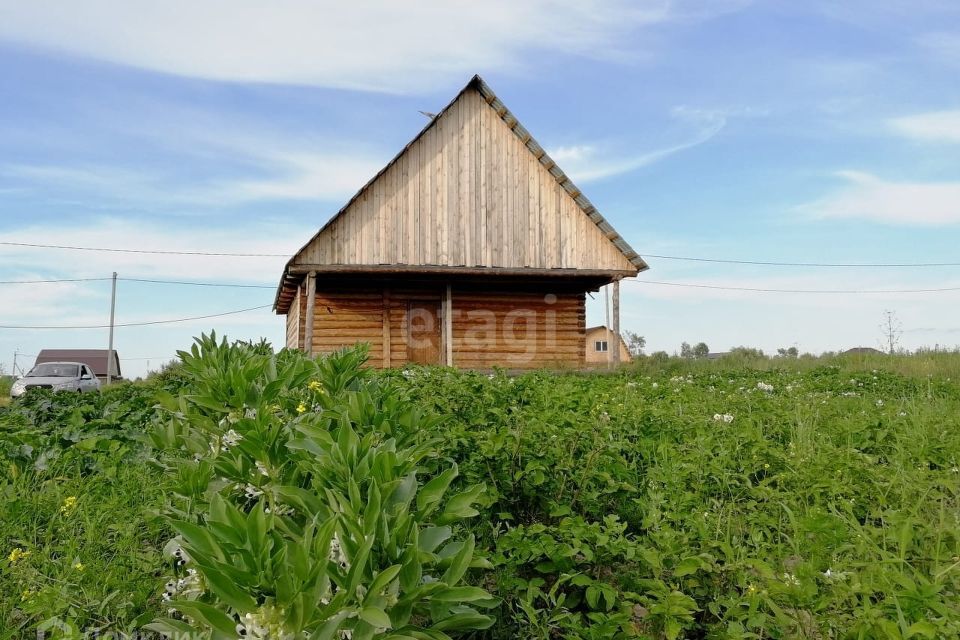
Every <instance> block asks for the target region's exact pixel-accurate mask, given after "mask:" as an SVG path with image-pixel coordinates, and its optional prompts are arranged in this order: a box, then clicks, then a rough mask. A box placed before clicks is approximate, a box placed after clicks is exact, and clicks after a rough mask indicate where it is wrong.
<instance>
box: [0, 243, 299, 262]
mask: <svg viewBox="0 0 960 640" xmlns="http://www.w3.org/2000/svg"><path fill="white" fill-rule="evenodd" d="M0 245H2V246H7V247H26V248H31V249H64V250H69V251H102V252H107V253H138V254H154V255H164V256H210V257H215V258H289V257H290V255H289V254H286V253H241V252H228V251H176V250H168V249H120V248H116V247H81V246H77V245H64V244H43V243H39V242H11V241H6V240H4V241H0Z"/></svg>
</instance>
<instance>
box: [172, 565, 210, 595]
mask: <svg viewBox="0 0 960 640" xmlns="http://www.w3.org/2000/svg"><path fill="white" fill-rule="evenodd" d="M203 592H204V585H203V578H202V577H201V576H200V574H198V573H197V570H196V569H187V575H185V576H184V577H182V578H180V579H178V580H170V581H169V582H167V584H165V585H164V586H163V601H164V602H170V601H171V600H173V599H174V598H178V599H182V600H196V599H197V598H198V597H199V596H201V595H202V594H203Z"/></svg>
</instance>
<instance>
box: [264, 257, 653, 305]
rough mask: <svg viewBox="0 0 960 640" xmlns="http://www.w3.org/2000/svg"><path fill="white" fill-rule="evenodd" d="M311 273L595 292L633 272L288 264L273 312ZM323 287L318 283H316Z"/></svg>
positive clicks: (360, 279)
mask: <svg viewBox="0 0 960 640" xmlns="http://www.w3.org/2000/svg"><path fill="white" fill-rule="evenodd" d="M310 273H314V274H316V276H317V278H318V279H324V278H327V279H329V278H336V279H337V283H338V284H339V283H342V282H343V281H354V282H357V283H358V284H365V283H366V284H369V283H370V282H371V281H374V282H390V281H392V280H395V279H402V280H404V281H405V282H409V281H411V280H420V281H449V280H451V279H456V280H458V281H463V282H468V281H469V282H473V283H476V282H503V283H505V284H513V283H520V282H530V283H535V282H536V283H577V285H578V286H579V287H580V288H582V290H584V291H595V290H597V289H598V288H600V287H602V286H603V285H605V284H609V283H611V282H614V281H616V280H622V279H624V278H632V277H634V276H636V275H637V272H636V271H632V270H630V271H610V270H604V269H523V268H506V267H445V266H421V265H416V266H412V265H395V264H389V265H342V264H341V265H330V264H315V265H297V266H288V267H287V268H286V270H285V271H284V275H283V278H281V280H280V285H279V287H278V288H277V297H276V302H275V303H274V307H273V308H274V311H275V312H276V313H278V314H286V313H287V312H288V311H289V310H290V304H291V302H292V301H293V299H294V298H295V297H296V295H297V289H298V288H299V287H300V285H301V283H302V282H303V280H304V278H306V276H307V275H308V274H310ZM318 286H319V287H322V280H321V283H318Z"/></svg>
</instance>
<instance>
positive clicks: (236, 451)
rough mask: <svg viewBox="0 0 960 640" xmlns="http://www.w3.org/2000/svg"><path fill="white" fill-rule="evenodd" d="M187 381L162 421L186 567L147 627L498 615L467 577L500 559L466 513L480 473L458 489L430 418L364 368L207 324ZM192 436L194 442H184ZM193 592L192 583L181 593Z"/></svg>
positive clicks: (160, 433)
mask: <svg viewBox="0 0 960 640" xmlns="http://www.w3.org/2000/svg"><path fill="white" fill-rule="evenodd" d="M181 357H182V360H183V363H184V372H185V374H186V375H187V376H188V379H189V380H190V392H189V393H184V394H181V395H180V396H179V398H173V397H167V398H166V399H165V401H164V404H165V406H166V407H167V410H168V411H169V416H170V417H169V420H168V421H167V423H166V424H165V425H163V426H162V427H160V428H159V429H158V430H157V431H156V432H155V433H154V435H153V437H154V441H155V442H156V443H157V444H158V445H162V446H164V447H165V448H166V449H167V450H168V451H170V453H171V454H172V455H171V457H170V458H169V459H166V460H161V461H160V463H161V464H167V465H169V469H170V470H171V471H173V472H175V473H177V476H178V478H179V479H180V481H179V482H178V483H177V484H176V491H177V494H178V495H177V497H178V500H177V501H176V503H175V504H172V505H171V507H170V509H169V513H170V516H171V526H172V527H173V528H174V529H176V530H177V531H178V533H179V534H180V535H179V539H178V541H177V542H176V543H175V544H177V545H179V546H178V547H177V549H176V553H177V558H178V564H181V565H182V566H181V569H184V568H185V569H187V570H192V571H193V573H188V574H185V577H183V578H180V580H179V581H177V582H174V583H173V587H172V588H170V589H169V593H170V595H171V602H170V606H171V608H172V609H174V610H175V611H176V612H178V614H179V615H178V617H176V618H167V619H163V620H157V621H155V622H154V623H152V624H151V625H149V628H150V629H152V630H155V631H161V632H163V633H167V634H170V635H173V634H176V633H180V632H188V631H194V630H204V631H206V632H208V633H209V634H211V637H214V638H216V637H233V636H232V635H231V634H236V633H237V632H242V633H245V634H246V635H247V636H248V637H264V638H266V637H270V638H274V637H279V638H300V637H311V638H318V639H322V638H354V639H356V640H360V639H369V638H397V639H399V638H432V639H441V638H447V637H450V634H454V635H457V634H459V633H460V632H463V631H470V630H478V629H484V628H487V627H489V626H490V625H491V624H492V623H493V618H492V617H491V616H489V615H487V614H485V613H483V612H482V611H481V610H482V609H489V608H491V607H495V606H496V604H497V601H496V600H495V599H494V598H492V597H491V596H490V595H489V594H488V593H487V592H486V591H485V590H484V589H482V588H480V587H476V586H471V585H469V584H466V583H465V582H464V579H465V578H466V576H467V573H468V570H469V569H471V568H483V567H487V566H489V565H488V563H487V562H486V561H485V560H483V559H482V557H480V556H478V555H477V554H476V553H475V542H474V537H473V536H471V535H462V533H459V529H460V528H461V527H462V523H463V521H464V520H465V519H466V518H470V517H473V516H475V515H477V514H478V512H477V511H476V510H475V509H474V508H473V507H472V506H471V505H472V504H473V503H474V502H476V500H477V499H478V498H479V497H480V495H481V493H482V491H483V488H482V486H480V485H474V486H471V487H468V488H466V489H464V490H463V491H460V492H456V493H450V492H449V488H450V485H451V483H452V482H453V481H454V479H455V478H456V477H457V475H458V471H457V467H456V465H449V466H447V467H446V468H445V469H444V470H443V471H442V472H441V473H439V474H437V475H435V476H434V477H433V478H432V479H429V481H425V478H422V477H420V476H423V475H424V469H423V467H422V466H421V462H422V461H424V459H426V458H428V457H431V456H436V455H437V450H436V441H434V440H431V439H429V438H426V437H424V436H425V433H426V431H425V430H424V429H422V427H423V426H424V425H423V424H422V422H425V421H426V419H425V418H423V417H421V416H420V415H419V414H418V412H417V411H415V410H412V409H411V408H410V407H409V406H407V405H406V404H405V403H403V402H401V401H400V398H397V397H394V396H392V395H391V394H390V392H389V390H388V389H385V388H382V387H381V386H379V385H378V384H377V383H376V382H375V381H373V380H371V379H369V378H368V376H366V375H365V373H364V372H363V370H362V369H361V365H362V363H363V360H364V354H363V353H362V352H357V351H345V352H341V353H338V354H334V355H331V356H328V357H327V358H325V359H322V360H320V361H318V362H313V361H309V360H307V359H304V358H302V357H300V356H293V355H291V354H290V353H281V354H280V355H278V356H273V355H272V354H266V353H260V352H257V351H256V349H255V348H254V347H252V346H249V345H242V344H234V345H227V344H226V343H225V342H217V341H216V338H215V336H210V337H203V338H200V339H198V341H197V344H196V345H195V347H194V349H193V352H192V353H183V354H181ZM181 450H183V451H186V452H187V453H188V454H189V457H183V456H181V455H179V452H180V451H181ZM184 593H188V594H189V597H186V598H185V597H183V594H184Z"/></svg>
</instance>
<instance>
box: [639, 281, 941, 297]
mask: <svg viewBox="0 0 960 640" xmlns="http://www.w3.org/2000/svg"><path fill="white" fill-rule="evenodd" d="M624 282H635V283H637V284H656V285H662V286H665V287H691V288H694V289H718V290H722V291H753V292H759V293H834V294H835V293H841V294H871V293H944V292H948V291H960V287H935V288H930V289H777V288H768V287H730V286H723V285H713V284H697V283H692V282H664V281H662V280H624Z"/></svg>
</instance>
